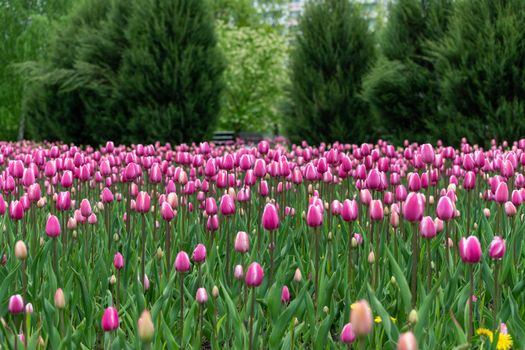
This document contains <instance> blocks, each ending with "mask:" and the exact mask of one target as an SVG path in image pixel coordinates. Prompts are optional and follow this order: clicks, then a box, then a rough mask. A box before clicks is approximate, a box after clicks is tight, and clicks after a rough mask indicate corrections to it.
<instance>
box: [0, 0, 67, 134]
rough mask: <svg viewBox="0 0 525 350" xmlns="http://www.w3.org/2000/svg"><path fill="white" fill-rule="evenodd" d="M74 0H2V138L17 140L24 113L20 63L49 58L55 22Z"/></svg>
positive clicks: (0, 106)
mask: <svg viewBox="0 0 525 350" xmlns="http://www.w3.org/2000/svg"><path fill="white" fill-rule="evenodd" d="M71 3H72V1H70V0H41V1H36V0H30V1H20V0H18V1H15V0H0V23H1V25H0V37H1V38H2V40H0V139H2V140H5V139H8V140H13V139H15V138H16V135H17V131H18V124H19V118H20V115H21V108H22V105H21V100H22V94H23V89H24V86H23V81H22V79H21V77H20V76H19V74H17V73H16V69H15V65H16V64H17V63H20V62H23V61H26V60H34V59H40V58H42V57H45V55H46V52H47V50H46V48H47V45H46V44H47V40H46V37H47V36H48V35H49V33H51V32H53V29H54V26H53V23H54V22H55V21H56V20H57V19H59V18H60V16H62V15H63V14H64V13H65V12H66V11H67V10H68V9H69V8H70V7H71Z"/></svg>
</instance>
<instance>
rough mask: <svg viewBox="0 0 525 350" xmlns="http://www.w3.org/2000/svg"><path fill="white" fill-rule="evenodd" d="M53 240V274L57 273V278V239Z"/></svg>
mask: <svg viewBox="0 0 525 350" xmlns="http://www.w3.org/2000/svg"><path fill="white" fill-rule="evenodd" d="M52 240H53V272H54V273H55V276H56V277H58V274H57V239H56V238H52Z"/></svg>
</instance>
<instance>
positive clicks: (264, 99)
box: [218, 24, 287, 132]
mask: <svg viewBox="0 0 525 350" xmlns="http://www.w3.org/2000/svg"><path fill="white" fill-rule="evenodd" d="M218 33H219V45H220V47H221V49H222V51H223V53H224V55H225V58H226V60H227V63H228V67H227V69H226V71H225V74H224V80H225V85H226V87H225V92H224V99H223V104H222V109H221V115H220V127H221V128H223V129H227V130H233V131H235V132H239V131H257V130H263V131H266V130H273V129H274V126H275V125H280V124H281V120H280V111H279V110H278V104H279V103H282V99H283V94H284V92H283V87H284V84H285V82H286V81H285V79H286V67H285V60H286V55H287V45H286V41H285V38H284V37H283V36H282V35H280V34H279V33H278V32H276V31H275V30H274V29H272V28H270V27H267V26H258V27H234V26H231V25H227V24H219V27H218Z"/></svg>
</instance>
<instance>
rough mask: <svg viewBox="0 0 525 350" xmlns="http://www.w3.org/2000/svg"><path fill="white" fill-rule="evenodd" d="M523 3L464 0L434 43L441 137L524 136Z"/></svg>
mask: <svg viewBox="0 0 525 350" xmlns="http://www.w3.org/2000/svg"><path fill="white" fill-rule="evenodd" d="M524 23H525V2H523V1H521V0H465V1H462V2H459V3H458V4H457V7H456V10H455V11H454V16H453V17H452V19H451V24H450V29H449V32H448V33H447V35H446V36H445V37H444V38H443V40H441V41H440V42H439V43H438V44H437V45H435V47H434V53H435V58H436V66H437V71H438V76H439V77H440V79H439V87H440V92H441V95H442V99H441V103H440V111H441V113H440V120H439V125H441V127H440V129H441V130H439V133H438V132H437V130H436V134H441V133H443V134H444V135H446V138H445V140H444V141H447V142H457V140H459V138H460V137H462V136H466V137H467V138H468V139H469V141H470V142H477V143H481V144H485V145H488V144H489V141H490V139H491V138H497V139H499V141H501V140H502V139H508V140H516V139H519V138H521V137H523V135H525V119H524V116H525V45H524V43H525V24H524Z"/></svg>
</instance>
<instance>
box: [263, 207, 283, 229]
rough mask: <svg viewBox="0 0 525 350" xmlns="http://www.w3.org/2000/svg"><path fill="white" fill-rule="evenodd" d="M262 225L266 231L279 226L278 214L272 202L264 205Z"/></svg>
mask: <svg viewBox="0 0 525 350" xmlns="http://www.w3.org/2000/svg"><path fill="white" fill-rule="evenodd" d="M262 225H263V227H264V229H265V230H268V231H274V230H277V229H278V228H279V225H280V220H279V214H278V213H277V207H276V206H275V205H274V204H272V203H268V204H266V206H265V207H264V211H263V214H262Z"/></svg>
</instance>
